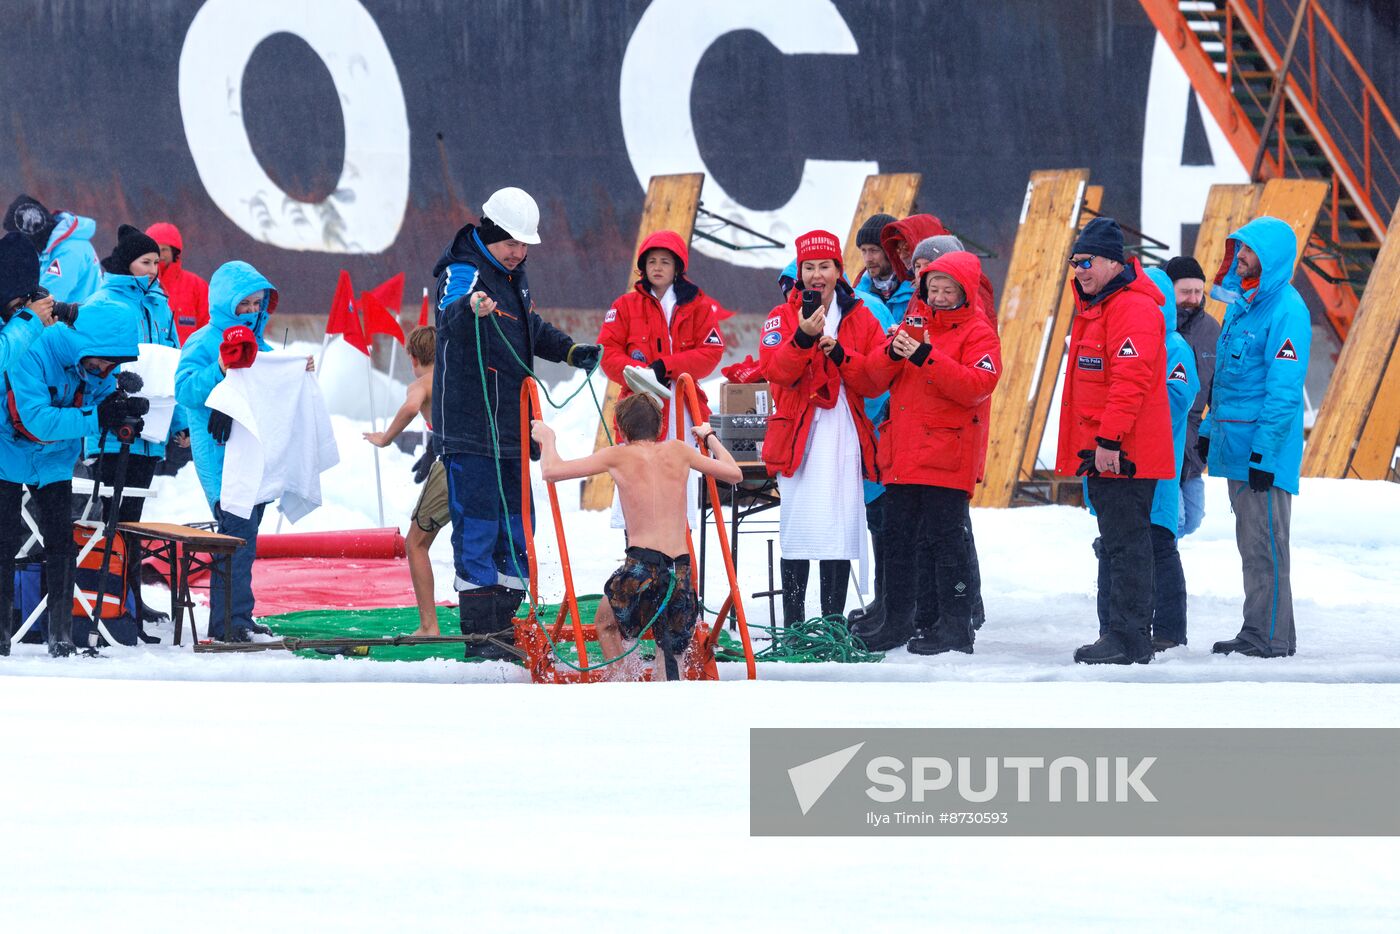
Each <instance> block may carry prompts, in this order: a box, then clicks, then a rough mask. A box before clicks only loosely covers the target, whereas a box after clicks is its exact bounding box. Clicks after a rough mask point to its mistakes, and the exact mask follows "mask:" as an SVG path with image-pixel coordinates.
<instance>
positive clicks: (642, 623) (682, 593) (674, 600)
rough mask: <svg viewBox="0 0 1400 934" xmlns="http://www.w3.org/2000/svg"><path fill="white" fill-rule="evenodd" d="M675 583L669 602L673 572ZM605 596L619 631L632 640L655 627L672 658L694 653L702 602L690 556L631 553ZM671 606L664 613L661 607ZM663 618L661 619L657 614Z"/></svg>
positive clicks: (654, 632)
mask: <svg viewBox="0 0 1400 934" xmlns="http://www.w3.org/2000/svg"><path fill="white" fill-rule="evenodd" d="M672 569H674V570H675V575H676V583H675V586H674V587H673V588H671V598H670V599H669V600H666V589H667V586H668V585H669V584H670V578H671V571H672ZM603 593H604V594H606V595H607V598H608V603H609V604H611V605H612V610H613V615H614V616H616V617H617V624H618V627H619V628H620V629H621V630H622V635H623V636H624V637H625V638H627V639H636V638H638V637H639V636H640V635H641V634H642V630H644V629H646V627H647V624H648V623H651V622H652V619H653V617H654V618H655V619H656V622H655V623H653V624H652V627H651V632H650V635H651V636H652V637H653V638H655V639H656V644H657V645H658V646H660V647H661V649H662V650H664V651H665V652H666V653H667V654H669V655H673V656H679V655H681V654H683V653H684V652H685V650H686V649H687V648H689V647H690V638H691V635H692V634H693V633H694V632H695V621H696V619H697V618H698V617H699V615H700V601H699V600H698V599H697V598H696V596H695V585H694V578H693V576H692V573H691V567H690V556H689V555H681V556H680V557H679V558H676V559H674V560H673V559H671V558H668V557H666V556H665V555H663V554H662V553H661V552H659V551H653V550H652V549H650V548H637V547H632V548H628V549H627V560H626V561H625V562H623V565H622V567H620V568H618V569H617V570H616V571H614V572H613V575H612V577H609V578H608V582H607V583H606V584H604V585H603ZM663 600H665V601H666V605H665V608H664V609H662V607H661V605H662V601H663ZM658 609H660V610H661V613H660V615H659V616H658V615H657V610H658Z"/></svg>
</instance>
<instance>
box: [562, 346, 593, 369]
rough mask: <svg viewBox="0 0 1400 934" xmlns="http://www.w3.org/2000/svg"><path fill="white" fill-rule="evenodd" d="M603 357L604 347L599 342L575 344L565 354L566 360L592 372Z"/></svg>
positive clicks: (570, 364) (569, 363)
mask: <svg viewBox="0 0 1400 934" xmlns="http://www.w3.org/2000/svg"><path fill="white" fill-rule="evenodd" d="M602 359H603V348H602V347H601V346H599V345H598V344H574V345H573V346H571V347H570V348H569V352H568V353H566V354H564V362H565V363H567V364H568V365H569V366H575V367H578V368H579V369H580V370H585V371H588V372H592V371H593V369H594V368H595V367H597V366H598V364H599V363H600V362H601V361H602Z"/></svg>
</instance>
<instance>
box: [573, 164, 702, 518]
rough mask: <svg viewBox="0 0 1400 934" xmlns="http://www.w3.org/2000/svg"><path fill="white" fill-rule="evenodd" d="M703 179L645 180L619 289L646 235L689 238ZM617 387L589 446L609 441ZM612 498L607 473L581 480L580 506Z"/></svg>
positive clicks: (633, 274)
mask: <svg viewBox="0 0 1400 934" xmlns="http://www.w3.org/2000/svg"><path fill="white" fill-rule="evenodd" d="M704 183H705V175H704V173H703V172H688V173H686V174H683V175H653V176H652V177H651V181H650V182H649V183H648V184H647V197H646V202H645V203H644V204H643V205H642V220H641V223H640V224H638V225H637V245H636V246H635V247H634V248H633V250H632V254H631V256H630V257H628V260H629V261H628V265H627V281H626V283H625V284H624V285H623V291H624V292H626V290H628V289H630V288H632V284H633V283H634V282H636V281H637V263H636V258H637V250H640V249H641V248H642V244H643V243H644V242H646V239H647V237H650V236H651V235H652V234H654V233H656V232H657V231H659V230H674V231H675V232H676V233H678V234H680V237H681V240H683V241H685V242H686V243H689V242H690V237H691V234H692V233H694V231H695V212H696V209H697V208H699V206H700V188H701V186H702V185H704ZM620 391H621V387H620V386H618V385H617V384H616V383H613V382H609V383H608V395H607V400H606V401H605V402H604V403H603V417H602V419H601V420H600V421H599V422H598V432H597V435H596V436H595V437H594V439H593V450H595V451H600V450H602V449H603V448H605V447H607V446H608V444H609V443H610V442H609V440H608V427H607V426H608V425H610V424H612V419H613V408H614V406H616V405H617V395H618V393H619V392H620ZM612 501H613V481H612V477H610V476H608V475H607V474H598V475H596V476H592V477H589V478H588V479H587V480H585V481H584V482H583V494H582V498H581V506H582V507H583V508H584V509H593V510H598V509H611V508H612Z"/></svg>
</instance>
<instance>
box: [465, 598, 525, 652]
mask: <svg viewBox="0 0 1400 934" xmlns="http://www.w3.org/2000/svg"><path fill="white" fill-rule="evenodd" d="M501 590H502V588H500V587H496V586H493V587H478V588H477V589H475V590H462V591H458V593H457V617H458V624H459V625H460V626H461V629H462V635H464V636H486V635H490V634H492V633H495V632H499V631H500V629H501V628H502V627H501V625H500V611H499V610H498V608H497V601H498V598H499V597H500V596H501ZM462 654H463V657H464V658H466V659H467V661H472V660H476V659H480V660H483V661H499V660H501V659H503V658H513V657H514V656H512V655H511V654H510V653H509V652H507V651H506V650H505V649H502V648H501V647H500V646H497V645H493V644H491V643H490V642H486V641H482V642H468V643H466V645H465V646H464V647H463V650H462Z"/></svg>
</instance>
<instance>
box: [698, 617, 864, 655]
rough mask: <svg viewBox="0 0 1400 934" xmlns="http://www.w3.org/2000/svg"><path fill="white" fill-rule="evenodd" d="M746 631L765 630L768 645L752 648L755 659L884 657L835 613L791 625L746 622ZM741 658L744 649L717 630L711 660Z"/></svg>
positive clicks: (843, 618) (725, 633)
mask: <svg viewBox="0 0 1400 934" xmlns="http://www.w3.org/2000/svg"><path fill="white" fill-rule="evenodd" d="M749 629H750V630H758V631H761V632H767V633H769V641H768V645H766V646H764V647H763V648H761V649H755V650H754V653H753V656H754V660H755V661H759V662H796V663H812V662H842V663H846V664H855V663H859V662H878V661H880V660H882V659H883V658H884V657H885V656H884V653H882V652H871V651H870V650H868V649H867V648H866V647H865V643H864V642H863V641H861V638H860V636H858V635H856V634H855V633H853V632H851V630H850V627H848V626H847V625H846V618H845V617H844V616H839V615H835V614H833V615H831V616H814V617H812V618H811V619H809V620H804V621H803V622H801V623H795V624H793V625H791V626H757V625H754V624H753V623H750V624H749ZM743 660H744V648H743V645H742V644H740V643H739V642H738V641H737V640H736V639H734V637H733V636H731V635H729V633H728V632H723V631H722V632H721V633H720V637H719V644H718V645H717V646H715V661H717V662H740V661H743Z"/></svg>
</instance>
